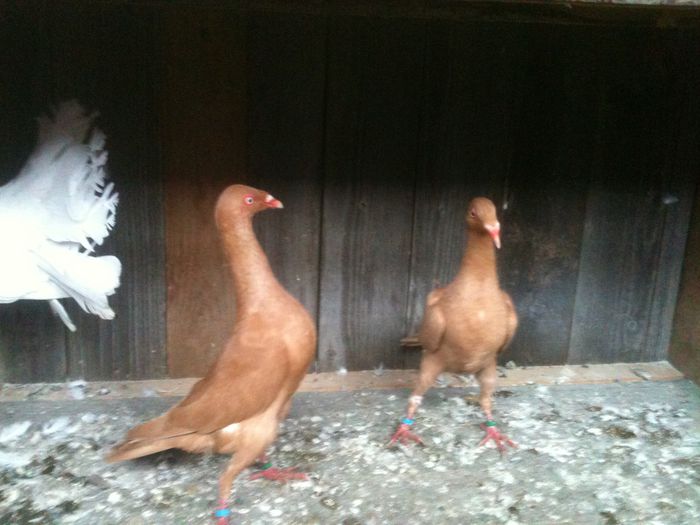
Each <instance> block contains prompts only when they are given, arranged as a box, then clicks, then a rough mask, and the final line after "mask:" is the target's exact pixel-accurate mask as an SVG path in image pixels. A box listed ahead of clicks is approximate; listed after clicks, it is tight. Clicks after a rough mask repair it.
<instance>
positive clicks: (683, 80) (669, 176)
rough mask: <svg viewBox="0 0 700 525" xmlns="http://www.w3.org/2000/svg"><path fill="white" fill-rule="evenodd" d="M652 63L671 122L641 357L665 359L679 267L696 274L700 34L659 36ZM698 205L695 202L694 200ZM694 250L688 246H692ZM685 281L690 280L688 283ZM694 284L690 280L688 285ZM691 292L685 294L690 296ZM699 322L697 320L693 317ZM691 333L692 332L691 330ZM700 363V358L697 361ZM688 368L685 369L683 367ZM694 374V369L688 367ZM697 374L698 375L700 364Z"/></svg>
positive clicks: (654, 359) (699, 172)
mask: <svg viewBox="0 0 700 525" xmlns="http://www.w3.org/2000/svg"><path fill="white" fill-rule="evenodd" d="M655 42H656V46H655V48H654V51H655V53H654V55H653V57H654V62H653V65H654V66H655V69H656V71H657V73H658V75H659V76H660V77H661V78H659V79H658V82H664V84H665V85H667V86H668V88H667V95H666V96H667V98H668V99H669V108H668V111H669V113H670V115H669V116H670V118H671V124H670V130H669V132H668V133H667V134H666V136H665V137H664V141H663V146H662V147H663V148H664V166H663V171H664V179H663V181H662V200H663V201H665V202H664V204H665V206H664V210H663V214H664V216H663V233H662V238H661V246H660V253H659V257H658V262H657V268H658V270H657V272H658V273H657V275H656V278H655V282H654V293H653V301H652V309H651V314H650V323H649V328H648V330H647V336H646V351H645V352H644V353H643V355H642V358H641V360H643V361H646V360H649V361H658V360H662V359H667V358H668V357H669V352H670V348H669V345H670V342H671V332H672V329H673V318H674V312H675V310H676V302H677V299H678V294H679V285H680V282H681V280H680V279H681V269H682V268H683V266H685V265H687V266H689V267H690V268H689V269H688V271H689V273H690V274H691V275H692V272H693V270H692V268H693V264H694V263H693V261H692V260H691V259H690V258H689V256H688V255H687V254H686V257H685V259H684V258H683V255H684V253H686V251H685V247H686V239H688V227H689V224H690V220H691V219H690V216H691V211H692V209H693V202H694V201H695V202H697V199H696V198H694V195H695V194H696V188H697V185H698V179H700V148H698V144H700V101H699V100H698V97H697V87H698V86H699V85H700V55H698V53H696V52H695V50H697V49H700V32H698V31H697V30H696V31H680V32H676V33H671V34H667V33H662V34H661V35H656V39H655ZM696 206H697V204H696ZM688 253H690V247H689V250H688ZM685 282H686V283H687V282H688V281H685ZM690 286H691V288H692V284H691V285H690ZM687 297H688V295H685V299H686V300H687ZM678 308H679V309H680V313H679V317H681V318H682V317H683V316H684V315H686V316H687V315H688V312H689V311H690V310H687V309H686V310H685V311H684V308H687V303H686V304H684V305H683V304H682V303H681V300H678ZM695 322H697V318H696V319H695ZM689 333H692V330H691V331H689ZM696 363H700V359H698V360H696ZM682 371H683V372H686V370H682ZM688 372H689V375H691V376H692V372H693V370H689V371H688ZM695 374H696V375H695V377H696V378H700V366H696V370H695Z"/></svg>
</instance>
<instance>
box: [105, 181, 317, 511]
mask: <svg viewBox="0 0 700 525" xmlns="http://www.w3.org/2000/svg"><path fill="white" fill-rule="evenodd" d="M269 208H282V203H281V202H280V201H278V200H277V199H275V198H273V197H272V196H271V195H270V194H268V193H267V192H264V191H260V190H257V189H254V188H250V187H247V186H242V185H234V186H230V187H229V188H227V189H226V190H224V192H223V193H222V194H221V196H220V197H219V200H218V202H217V204H216V224H217V227H218V229H219V232H220V235H221V239H222V241H223V244H224V248H225V250H226V253H227V255H228V259H229V262H230V265H231V271H232V274H233V283H234V290H235V294H236V317H235V320H234V322H233V330H232V333H231V337H230V338H229V340H228V342H227V343H226V345H225V346H224V349H223V351H222V352H221V354H220V355H219V357H218V359H217V360H216V362H215V363H214V364H213V366H212V367H211V368H210V369H209V371H208V373H207V374H206V376H205V377H204V378H203V379H201V380H200V381H198V382H197V383H196V384H195V385H194V386H193V387H192V390H191V391H190V393H189V394H188V395H187V397H186V398H185V399H184V400H183V401H181V402H180V403H178V404H177V405H175V406H174V407H173V408H172V409H170V410H169V411H168V412H166V413H165V414H163V415H162V416H160V417H157V418H155V419H153V420H151V421H148V422H146V423H144V424H142V425H139V426H137V427H135V428H133V429H131V430H130V431H129V433H128V434H127V436H126V439H125V440H124V441H123V442H122V443H120V444H118V445H117V446H116V447H115V448H114V449H113V450H112V452H111V453H110V454H109V456H108V458H107V460H108V461H110V462H114V461H122V460H126V459H133V458H137V457H141V456H146V455H148V454H153V453H154V452H159V451H161V450H166V449H170V448H179V449H183V450H186V451H188V452H216V453H221V454H233V458H232V459H231V462H230V463H229V464H228V467H227V468H226V470H225V471H224V473H223V475H222V476H221V478H220V480H219V503H220V505H219V508H218V509H217V511H216V513H215V516H216V518H217V519H218V520H219V523H221V524H225V523H228V517H229V516H230V510H229V509H228V506H227V500H228V497H229V493H230V491H231V485H232V483H233V480H234V479H235V478H236V476H237V475H238V474H239V473H240V472H241V471H242V470H243V469H245V468H246V467H248V466H249V465H251V464H252V463H254V462H255V461H256V459H261V458H264V455H265V450H266V448H267V447H268V446H269V445H270V444H271V443H272V442H273V441H274V439H275V437H276V435H277V427H278V424H279V422H280V421H281V420H282V419H284V418H285V417H286V415H287V412H288V411H289V407H290V403H291V397H292V395H293V394H294V392H295V391H296V389H297V388H298V386H299V383H300V382H301V380H302V378H303V377H304V374H305V373H306V369H307V368H308V366H309V364H310V363H311V361H312V359H313V357H314V353H315V348H316V329H315V326H314V323H313V321H312V320H311V317H309V314H308V313H307V312H306V310H305V309H304V308H303V307H302V306H301V304H299V302H298V301H297V300H296V299H294V298H293V297H292V296H291V295H289V293H287V291H286V290H285V289H284V288H282V286H281V285H280V284H279V282H278V281H277V279H275V276H274V275H273V273H272V270H271V269H270V265H269V263H268V261H267V257H266V256H265V253H264V252H263V250H262V248H261V247H260V244H259V243H258V241H257V239H256V237H255V233H254V232H253V224H252V219H253V216H254V215H255V214H256V213H258V212H259V211H262V210H266V209H269ZM263 461H264V460H263ZM263 469H264V470H263V471H262V472H261V473H260V474H259V477H265V478H268V479H282V480H284V479H297V478H299V477H300V476H301V477H303V474H300V473H297V472H294V471H293V470H291V469H289V470H281V469H274V468H270V465H269V464H267V465H264V466H263Z"/></svg>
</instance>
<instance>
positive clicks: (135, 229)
mask: <svg viewBox="0 0 700 525" xmlns="http://www.w3.org/2000/svg"><path fill="white" fill-rule="evenodd" d="M154 27H155V16H154V13H152V12H148V11H143V10H135V9H134V8H132V7H130V6H127V5H122V6H116V5H99V4H95V3H93V2H65V3H64V2H32V1H27V2H5V1H3V2H0V49H2V52H1V53H0V182H2V183H4V182H6V181H8V180H10V179H11V178H12V177H14V176H15V175H16V174H17V172H18V170H19V169H20V167H21V166H22V164H23V163H24V161H25V160H26V157H27V156H28V154H29V152H30V151H31V149H32V148H33V145H34V141H35V133H36V121H35V117H37V116H39V115H41V114H42V113H45V112H46V111H47V110H48V109H49V107H50V106H51V105H52V104H54V103H56V102H57V101H61V100H65V99H70V98H77V99H78V100H80V101H81V102H82V103H83V104H85V105H86V106H88V107H91V108H97V109H99V111H100V114H101V117H100V119H99V125H100V127H101V128H102V129H103V130H104V131H105V133H106V134H107V136H108V144H107V147H108V150H109V155H110V156H109V163H108V169H109V173H110V180H112V181H113V182H114V184H115V186H116V189H117V191H118V192H119V198H120V203H119V207H118V209H117V222H116V226H115V228H114V230H113V231H112V233H111V235H110V236H109V238H108V239H107V240H106V242H105V244H104V245H103V247H102V248H101V249H100V252H101V253H106V254H107V253H109V254H116V255H117V256H118V257H119V258H120V260H121V262H122V265H123V271H122V279H121V286H120V287H119V289H118V292H117V293H116V295H114V296H113V297H111V298H110V304H111V305H112V307H113V309H114V311H115V312H116V318H115V319H114V320H113V321H111V322H108V321H102V320H99V319H97V318H96V316H93V315H87V314H85V313H84V312H82V310H80V308H79V307H78V306H77V305H76V304H75V303H74V302H73V301H68V300H64V301H63V304H65V305H66V309H67V311H68V313H69V315H70V316H71V318H72V319H73V321H74V323H75V324H76V326H77V328H78V329H77V331H76V332H74V333H71V332H68V330H67V329H65V327H64V326H63V324H62V323H61V322H60V321H59V320H58V319H57V318H55V317H54V316H53V314H52V313H51V311H50V309H49V306H48V304H46V303H44V302H35V301H26V302H25V301H20V302H18V303H14V304H9V305H5V304H3V305H0V380H6V381H55V380H62V379H65V378H81V377H85V378H90V379H97V378H100V379H107V378H141V377H154V376H162V375H164V373H165V359H164V348H165V323H164V321H165V319H164V313H165V280H164V256H165V249H164V248H165V242H164V240H165V239H164V235H163V228H164V221H163V185H162V170H161V166H160V159H159V138H158V132H157V127H158V125H157V123H158V118H157V115H156V113H157V109H158V108H157V106H156V105H154V101H155V100H156V98H155V93H154V81H155V78H156V76H157V75H159V74H160V72H159V67H160V66H159V64H158V63H157V62H156V61H154V60H153V56H151V55H152V50H153V49H154V45H155V42H154V36H155V33H154ZM1 249H2V248H1V247H0V250H1ZM0 256H2V255H1V253H0Z"/></svg>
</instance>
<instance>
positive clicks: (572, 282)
mask: <svg viewBox="0 0 700 525" xmlns="http://www.w3.org/2000/svg"><path fill="white" fill-rule="evenodd" d="M594 31H595V30H591V29H590V28H578V27H574V28H571V27H568V28H564V27H561V26H543V27H540V28H539V30H538V31H536V32H535V31H530V30H529V29H528V30H527V31H526V33H524V34H523V33H521V38H520V39H519V40H518V41H516V42H514V46H515V48H514V49H512V50H511V49H509V50H508V51H507V53H509V54H513V53H516V52H517V51H516V49H522V48H525V49H526V54H525V56H524V57H523V56H522V55H521V57H522V63H521V67H520V68H519V69H520V70H519V73H518V75H517V78H516V79H515V82H513V83H512V89H514V90H516V91H517V92H518V93H519V97H518V104H517V105H518V109H517V117H516V118H513V121H514V122H515V129H514V130H513V132H512V134H513V151H512V155H511V163H510V169H509V173H508V179H507V187H506V191H505V194H506V196H505V200H506V202H507V205H508V209H507V210H504V211H503V221H502V222H503V235H502V241H503V249H502V250H501V253H500V256H499V267H500V270H501V271H500V273H501V277H502V286H503V288H504V289H505V290H507V291H508V292H509V293H510V294H511V296H512V297H513V300H514V302H515V306H516V310H517V311H518V315H519V327H518V331H517V333H516V336H515V339H514V340H513V343H512V344H511V347H510V348H509V349H508V350H507V351H506V352H505V354H504V356H503V357H504V359H513V360H515V362H516V363H518V364H534V363H537V364H562V363H565V362H566V360H567V354H568V346H569V339H570V330H571V323H572V317H573V309H574V297H575V295H576V285H577V272H578V264H579V256H580V252H581V242H582V233H583V219H584V215H585V206H586V188H587V186H588V182H589V173H590V168H591V164H590V163H591V161H590V158H591V153H592V152H593V149H594V147H595V142H594V138H593V137H594V130H595V124H596V111H595V104H596V102H597V98H596V97H595V93H596V82H597V77H596V75H595V74H594V73H592V71H595V67H594V66H595V64H596V55H595V48H594V45H593V39H592V34H593V32H594Z"/></svg>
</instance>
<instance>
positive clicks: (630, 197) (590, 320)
mask: <svg viewBox="0 0 700 525" xmlns="http://www.w3.org/2000/svg"><path fill="white" fill-rule="evenodd" d="M600 35H601V37H600V39H599V42H598V44H599V45H598V52H599V54H600V67H601V68H603V78H604V84H603V85H602V87H601V95H600V97H601V98H600V100H599V102H598V107H599V111H600V118H601V125H602V129H601V130H600V131H599V134H600V135H599V136H600V139H599V147H598V151H597V152H596V154H595V159H594V162H595V165H594V168H593V181H592V185H591V187H590V190H589V193H588V201H587V210H586V220H585V225H584V236H583V247H582V251H581V266H580V272H579V281H578V287H577V293H576V303H575V310H574V324H573V329H572V336H571V349H570V355H569V362H571V363H582V362H614V361H636V360H639V359H641V358H643V356H646V355H649V351H648V350H647V348H646V344H647V340H646V338H647V334H648V330H649V327H650V324H652V323H654V322H655V321H654V320H653V319H652V318H651V316H652V313H653V303H654V289H655V278H656V277H657V276H658V275H659V272H660V271H663V270H661V268H660V267H659V265H660V264H663V263H664V259H663V258H660V257H659V255H660V253H661V250H662V239H663V218H664V214H665V205H664V203H663V177H664V176H667V175H669V174H668V173H667V172H666V170H665V168H664V137H665V136H666V135H667V134H668V133H669V132H670V130H671V127H672V125H673V122H672V119H673V118H674V113H673V112H672V111H670V108H669V106H668V104H669V100H670V99H669V98H668V97H667V93H666V91H665V89H666V88H667V86H666V85H663V83H657V80H658V78H657V76H656V72H655V66H654V57H655V49H654V46H655V45H656V43H655V42H654V38H653V35H652V34H650V31H649V30H641V29H624V30H621V29H617V30H615V31H609V30H608V31H602V30H601V31H600ZM620 38H622V39H624V40H625V42H626V43H627V45H625V46H624V47H621V46H619V40H620ZM670 285H671V283H670V282H667V283H665V285H664V286H670ZM655 352H656V351H655Z"/></svg>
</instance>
